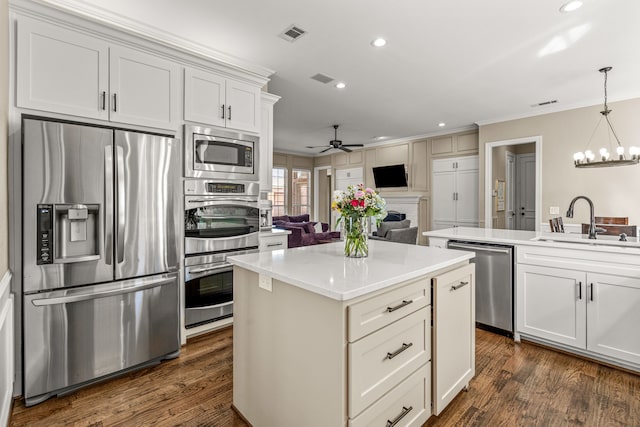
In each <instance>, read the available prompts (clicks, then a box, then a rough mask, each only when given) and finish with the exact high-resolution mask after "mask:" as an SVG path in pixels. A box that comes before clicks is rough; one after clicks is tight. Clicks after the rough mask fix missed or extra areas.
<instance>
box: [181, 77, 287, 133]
mask: <svg viewBox="0 0 640 427" xmlns="http://www.w3.org/2000/svg"><path fill="white" fill-rule="evenodd" d="M260 93H261V90H260V88H259V87H257V86H253V85H250V84H247V83H243V82H239V81H237V80H233V79H227V78H225V77H222V76H220V75H219V74H215V73H210V72H207V71H201V70H194V69H190V68H187V69H185V72H184V119H185V120H189V121H193V122H199V123H205V124H208V125H213V126H221V127H227V128H233V129H237V130H241V131H247V132H255V133H257V132H260V131H261V126H262V123H261V120H260V116H261V114H260V112H261V109H262V102H261V97H260ZM274 102H275V101H274Z"/></svg>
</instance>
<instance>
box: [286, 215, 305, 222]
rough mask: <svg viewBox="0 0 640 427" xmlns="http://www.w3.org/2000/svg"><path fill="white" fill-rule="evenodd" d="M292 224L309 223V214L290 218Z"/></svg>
mask: <svg viewBox="0 0 640 427" xmlns="http://www.w3.org/2000/svg"><path fill="white" fill-rule="evenodd" d="M289 221H291V222H309V214H304V215H295V216H291V215H290V216H289Z"/></svg>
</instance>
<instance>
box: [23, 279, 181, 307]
mask: <svg viewBox="0 0 640 427" xmlns="http://www.w3.org/2000/svg"><path fill="white" fill-rule="evenodd" d="M175 280H176V278H175V276H170V277H159V278H156V279H153V280H148V281H144V282H142V283H139V284H132V285H129V286H126V287H120V286H118V287H116V288H114V289H109V290H104V291H98V292H86V293H79V294H75V295H68V296H61V297H52V298H41V299H34V300H33V301H32V303H33V305H35V306H36V307H43V306H47V305H58V304H68V303H73V302H79V301H87V300H92V299H97V298H104V297H111V296H114V295H122V294H127V293H131V292H138V291H141V290H144V289H149V288H155V287H158V286H162V285H166V284H168V283H171V282H174V281H175Z"/></svg>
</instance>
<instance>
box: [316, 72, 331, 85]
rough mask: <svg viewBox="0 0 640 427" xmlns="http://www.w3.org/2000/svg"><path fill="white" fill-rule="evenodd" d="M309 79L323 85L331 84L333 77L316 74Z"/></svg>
mask: <svg viewBox="0 0 640 427" xmlns="http://www.w3.org/2000/svg"><path fill="white" fill-rule="evenodd" d="M311 78H312V79H313V80H315V81H317V82H320V83H324V84H327V83H331V82H332V81H333V80H334V78H333V77H329V76H326V75H324V74H320V73H318V74H316V75H315V76H311Z"/></svg>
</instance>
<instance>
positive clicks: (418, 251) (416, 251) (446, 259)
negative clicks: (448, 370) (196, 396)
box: [227, 240, 474, 301]
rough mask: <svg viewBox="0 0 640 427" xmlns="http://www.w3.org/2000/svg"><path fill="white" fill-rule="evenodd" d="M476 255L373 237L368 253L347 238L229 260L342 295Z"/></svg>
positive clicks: (363, 291)
mask: <svg viewBox="0 0 640 427" xmlns="http://www.w3.org/2000/svg"><path fill="white" fill-rule="evenodd" d="M473 257H474V254H473V253H472V252H466V251H455V250H449V249H440V248H430V247H427V246H418V245H407V244H403V243H391V242H383V241H378V240H376V241H373V240H372V241H369V256H368V257H367V258H346V257H345V256H344V242H336V243H326V244H322V245H313V246H304V247H300V248H294V249H288V250H276V251H272V252H258V253H253V254H247V255H238V256H231V257H229V258H227V260H228V261H229V262H231V263H232V264H234V265H237V266H239V267H242V268H245V269H247V270H250V271H254V272H256V273H259V274H264V275H267V276H270V277H272V278H274V279H277V280H281V281H283V282H286V283H289V284H292V285H294V286H297V287H299V288H302V289H306V290H308V291H311V292H315V293H317V294H320V295H324V296H326V297H328V298H332V299H335V300H339V301H345V300H349V299H352V298H355V297H359V296H361V295H365V294H367V293H369V292H373V291H377V290H380V289H384V288H386V287H388V286H391V285H395V284H397V283H400V282H403V281H405V280H410V279H414V278H416V277H420V276H423V275H426V274H429V273H432V272H434V271H437V270H440V269H442V268H446V267H449V266H451V265H454V264H457V263H459V262H463V261H466V260H469V259H471V258H473Z"/></svg>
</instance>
